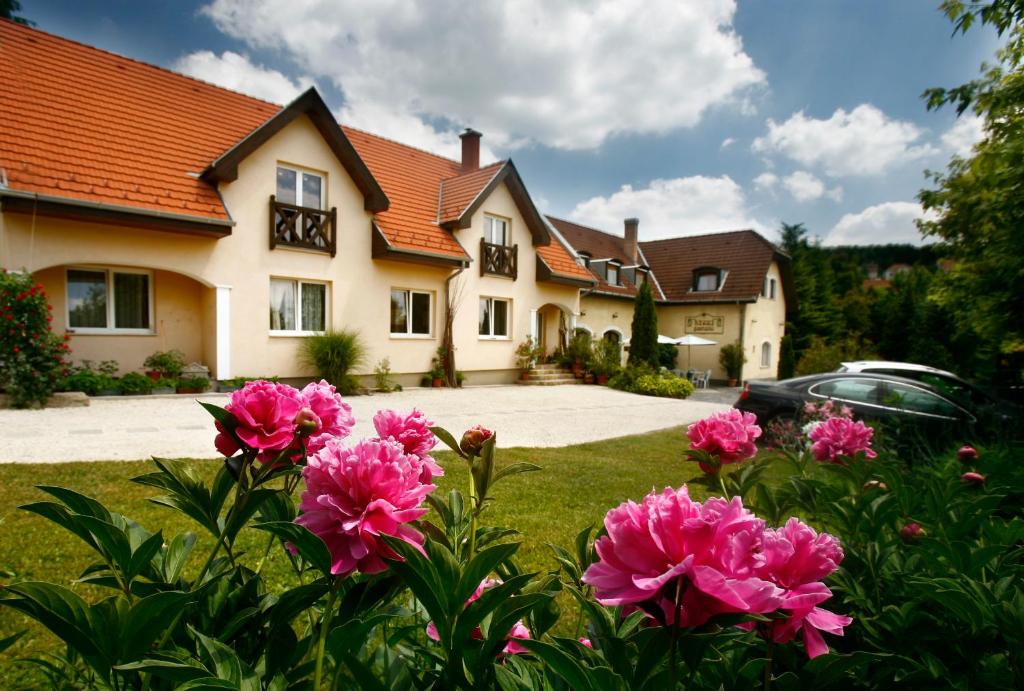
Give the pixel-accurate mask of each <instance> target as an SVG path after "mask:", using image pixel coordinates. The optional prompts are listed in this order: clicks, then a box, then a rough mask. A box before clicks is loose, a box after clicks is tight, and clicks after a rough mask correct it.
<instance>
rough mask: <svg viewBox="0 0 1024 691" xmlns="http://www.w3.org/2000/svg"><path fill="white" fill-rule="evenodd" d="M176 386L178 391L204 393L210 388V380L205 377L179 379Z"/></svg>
mask: <svg viewBox="0 0 1024 691" xmlns="http://www.w3.org/2000/svg"><path fill="white" fill-rule="evenodd" d="M176 386H177V388H178V389H198V390H199V391H206V389H208V388H209V387H210V380H209V379H207V378H206V377H179V378H178V380H177V382H176Z"/></svg>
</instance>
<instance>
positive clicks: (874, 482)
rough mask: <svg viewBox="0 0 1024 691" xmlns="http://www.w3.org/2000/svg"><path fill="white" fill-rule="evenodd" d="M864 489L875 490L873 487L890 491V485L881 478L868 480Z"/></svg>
mask: <svg viewBox="0 0 1024 691" xmlns="http://www.w3.org/2000/svg"><path fill="white" fill-rule="evenodd" d="M863 489H864V491H865V492H867V491H868V490H873V489H877V490H881V491H883V492H888V491H889V485H887V484H885V483H884V482H882V481H881V480H868V481H867V482H865V483H864V488H863Z"/></svg>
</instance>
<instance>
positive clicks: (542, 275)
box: [537, 254, 597, 288]
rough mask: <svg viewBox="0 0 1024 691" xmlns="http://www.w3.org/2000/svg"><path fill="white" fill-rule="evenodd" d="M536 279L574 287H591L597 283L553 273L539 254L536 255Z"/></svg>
mask: <svg viewBox="0 0 1024 691" xmlns="http://www.w3.org/2000/svg"><path fill="white" fill-rule="evenodd" d="M537 280H538V281H544V282H547V283H561V284H562V285H570V286H573V287H576V288H581V287H582V288H593V287H594V286H596V285H597V281H591V280H588V279H585V278H577V277H576V276H566V275H565V274H559V273H555V272H554V271H552V270H551V267H550V266H548V264H547V262H545V261H544V259H542V258H541V256H540V255H539V254H538V255H537Z"/></svg>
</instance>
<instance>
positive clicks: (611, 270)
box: [604, 262, 619, 286]
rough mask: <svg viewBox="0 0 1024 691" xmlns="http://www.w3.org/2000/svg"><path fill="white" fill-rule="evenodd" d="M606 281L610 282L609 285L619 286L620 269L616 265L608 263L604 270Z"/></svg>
mask: <svg viewBox="0 0 1024 691" xmlns="http://www.w3.org/2000/svg"><path fill="white" fill-rule="evenodd" d="M604 275H605V280H606V281H608V285H611V286H617V285H619V267H618V266H616V265H615V264H612V263H610V262H609V263H608V264H607V265H606V266H605V270H604Z"/></svg>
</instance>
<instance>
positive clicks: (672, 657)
mask: <svg viewBox="0 0 1024 691" xmlns="http://www.w3.org/2000/svg"><path fill="white" fill-rule="evenodd" d="M682 599H683V579H682V578H679V579H677V580H676V597H675V600H674V602H673V609H672V642H671V643H670V645H669V658H668V669H669V679H670V686H669V688H670V689H673V691H674V690H675V689H676V688H677V687H678V685H679V675H678V672H677V671H676V650H677V649H678V647H679V603H680V602H681V601H682Z"/></svg>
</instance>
